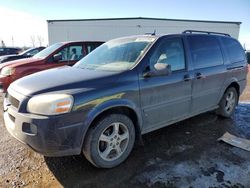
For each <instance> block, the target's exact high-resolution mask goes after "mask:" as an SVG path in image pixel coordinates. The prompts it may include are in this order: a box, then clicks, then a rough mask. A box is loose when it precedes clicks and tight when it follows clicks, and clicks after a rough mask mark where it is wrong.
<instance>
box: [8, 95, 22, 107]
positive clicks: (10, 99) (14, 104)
mask: <svg viewBox="0 0 250 188" xmlns="http://www.w3.org/2000/svg"><path fill="white" fill-rule="evenodd" d="M8 100H9V102H10V104H11V105H12V106H14V107H15V108H18V107H19V103H20V102H19V100H17V99H16V98H14V97H12V96H11V95H10V94H8Z"/></svg>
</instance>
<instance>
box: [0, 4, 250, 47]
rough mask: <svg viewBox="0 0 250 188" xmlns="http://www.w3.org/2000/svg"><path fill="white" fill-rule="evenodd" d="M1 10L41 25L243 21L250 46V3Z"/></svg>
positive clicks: (13, 7)
mask: <svg viewBox="0 0 250 188" xmlns="http://www.w3.org/2000/svg"><path fill="white" fill-rule="evenodd" d="M1 7H2V8H5V9H8V11H14V12H18V13H19V15H20V13H24V14H25V15H26V16H27V15H31V16H32V17H33V18H36V19H38V20H40V21H45V20H48V19H85V18H120V17H153V18H169V19H194V20H196V19H197V20H216V21H240V22H242V25H241V31H240V40H241V41H242V42H244V41H246V42H249V43H250V0H165V1H164V0H152V1H146V0H144V1H141V0H137V1H136V0H134V1H132V0H123V1H119V0H105V1H98V0H89V1H84V0H70V1H69V0H50V1H49V0H22V1H20V0H0V8H1ZM0 11H1V9H0ZM2 12H3V11H2ZM13 15H15V14H13ZM0 17H1V12H0ZM7 19H8V18H7ZM0 25H2V23H1V20H0ZM7 27H8V26H7ZM12 27H13V26H12ZM25 27H30V26H28V25H27V26H25ZM1 28H2V26H1ZM45 32H47V30H46V31H45ZM0 38H1V31H0ZM248 40H249V41H248Z"/></svg>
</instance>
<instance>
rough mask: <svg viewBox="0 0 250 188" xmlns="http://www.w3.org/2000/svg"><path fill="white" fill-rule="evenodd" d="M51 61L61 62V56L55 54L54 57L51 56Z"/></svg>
mask: <svg viewBox="0 0 250 188" xmlns="http://www.w3.org/2000/svg"><path fill="white" fill-rule="evenodd" d="M53 60H54V61H55V62H59V61H61V60H62V54H55V55H53Z"/></svg>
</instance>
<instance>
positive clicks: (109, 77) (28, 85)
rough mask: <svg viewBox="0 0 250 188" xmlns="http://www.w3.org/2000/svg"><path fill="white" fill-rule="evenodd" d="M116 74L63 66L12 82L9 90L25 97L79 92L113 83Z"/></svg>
mask: <svg viewBox="0 0 250 188" xmlns="http://www.w3.org/2000/svg"><path fill="white" fill-rule="evenodd" d="M117 74H118V73H117V72H108V71H96V70H88V69H80V68H75V67H69V66H63V67H59V68H54V69H50V70H45V71H41V72H38V73H35V74H32V75H29V76H25V77H23V78H21V79H18V80H16V81H15V82H13V83H12V84H11V85H10V87H9V89H12V90H15V91H16V92H18V93H20V94H22V95H25V96H33V95H37V94H42V93H47V92H55V91H61V90H64V91H66V90H67V91H69V92H72V91H76V90H77V91H79V90H80V91H81V90H86V89H93V88H95V87H100V86H103V85H104V84H105V83H114V82H115V81H116V80H117V77H115V76H113V75H117Z"/></svg>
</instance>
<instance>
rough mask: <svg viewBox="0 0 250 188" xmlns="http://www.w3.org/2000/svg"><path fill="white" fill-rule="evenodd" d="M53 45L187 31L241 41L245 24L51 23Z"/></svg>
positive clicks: (152, 20)
mask: <svg viewBox="0 0 250 188" xmlns="http://www.w3.org/2000/svg"><path fill="white" fill-rule="evenodd" d="M47 23H48V36H49V44H53V43H55V42H61V41H75V40H88V41H107V40H110V39H113V38H117V37H122V36H129V35H138V34H145V33H153V32H154V31H156V34H170V33H181V32H183V31H184V30H202V31H215V32H221V33H228V34H230V35H231V36H232V37H234V38H238V36H239V30H240V24H241V22H227V21H202V20H177V19H158V18H143V17H138V18H110V19H79V20H47Z"/></svg>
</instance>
